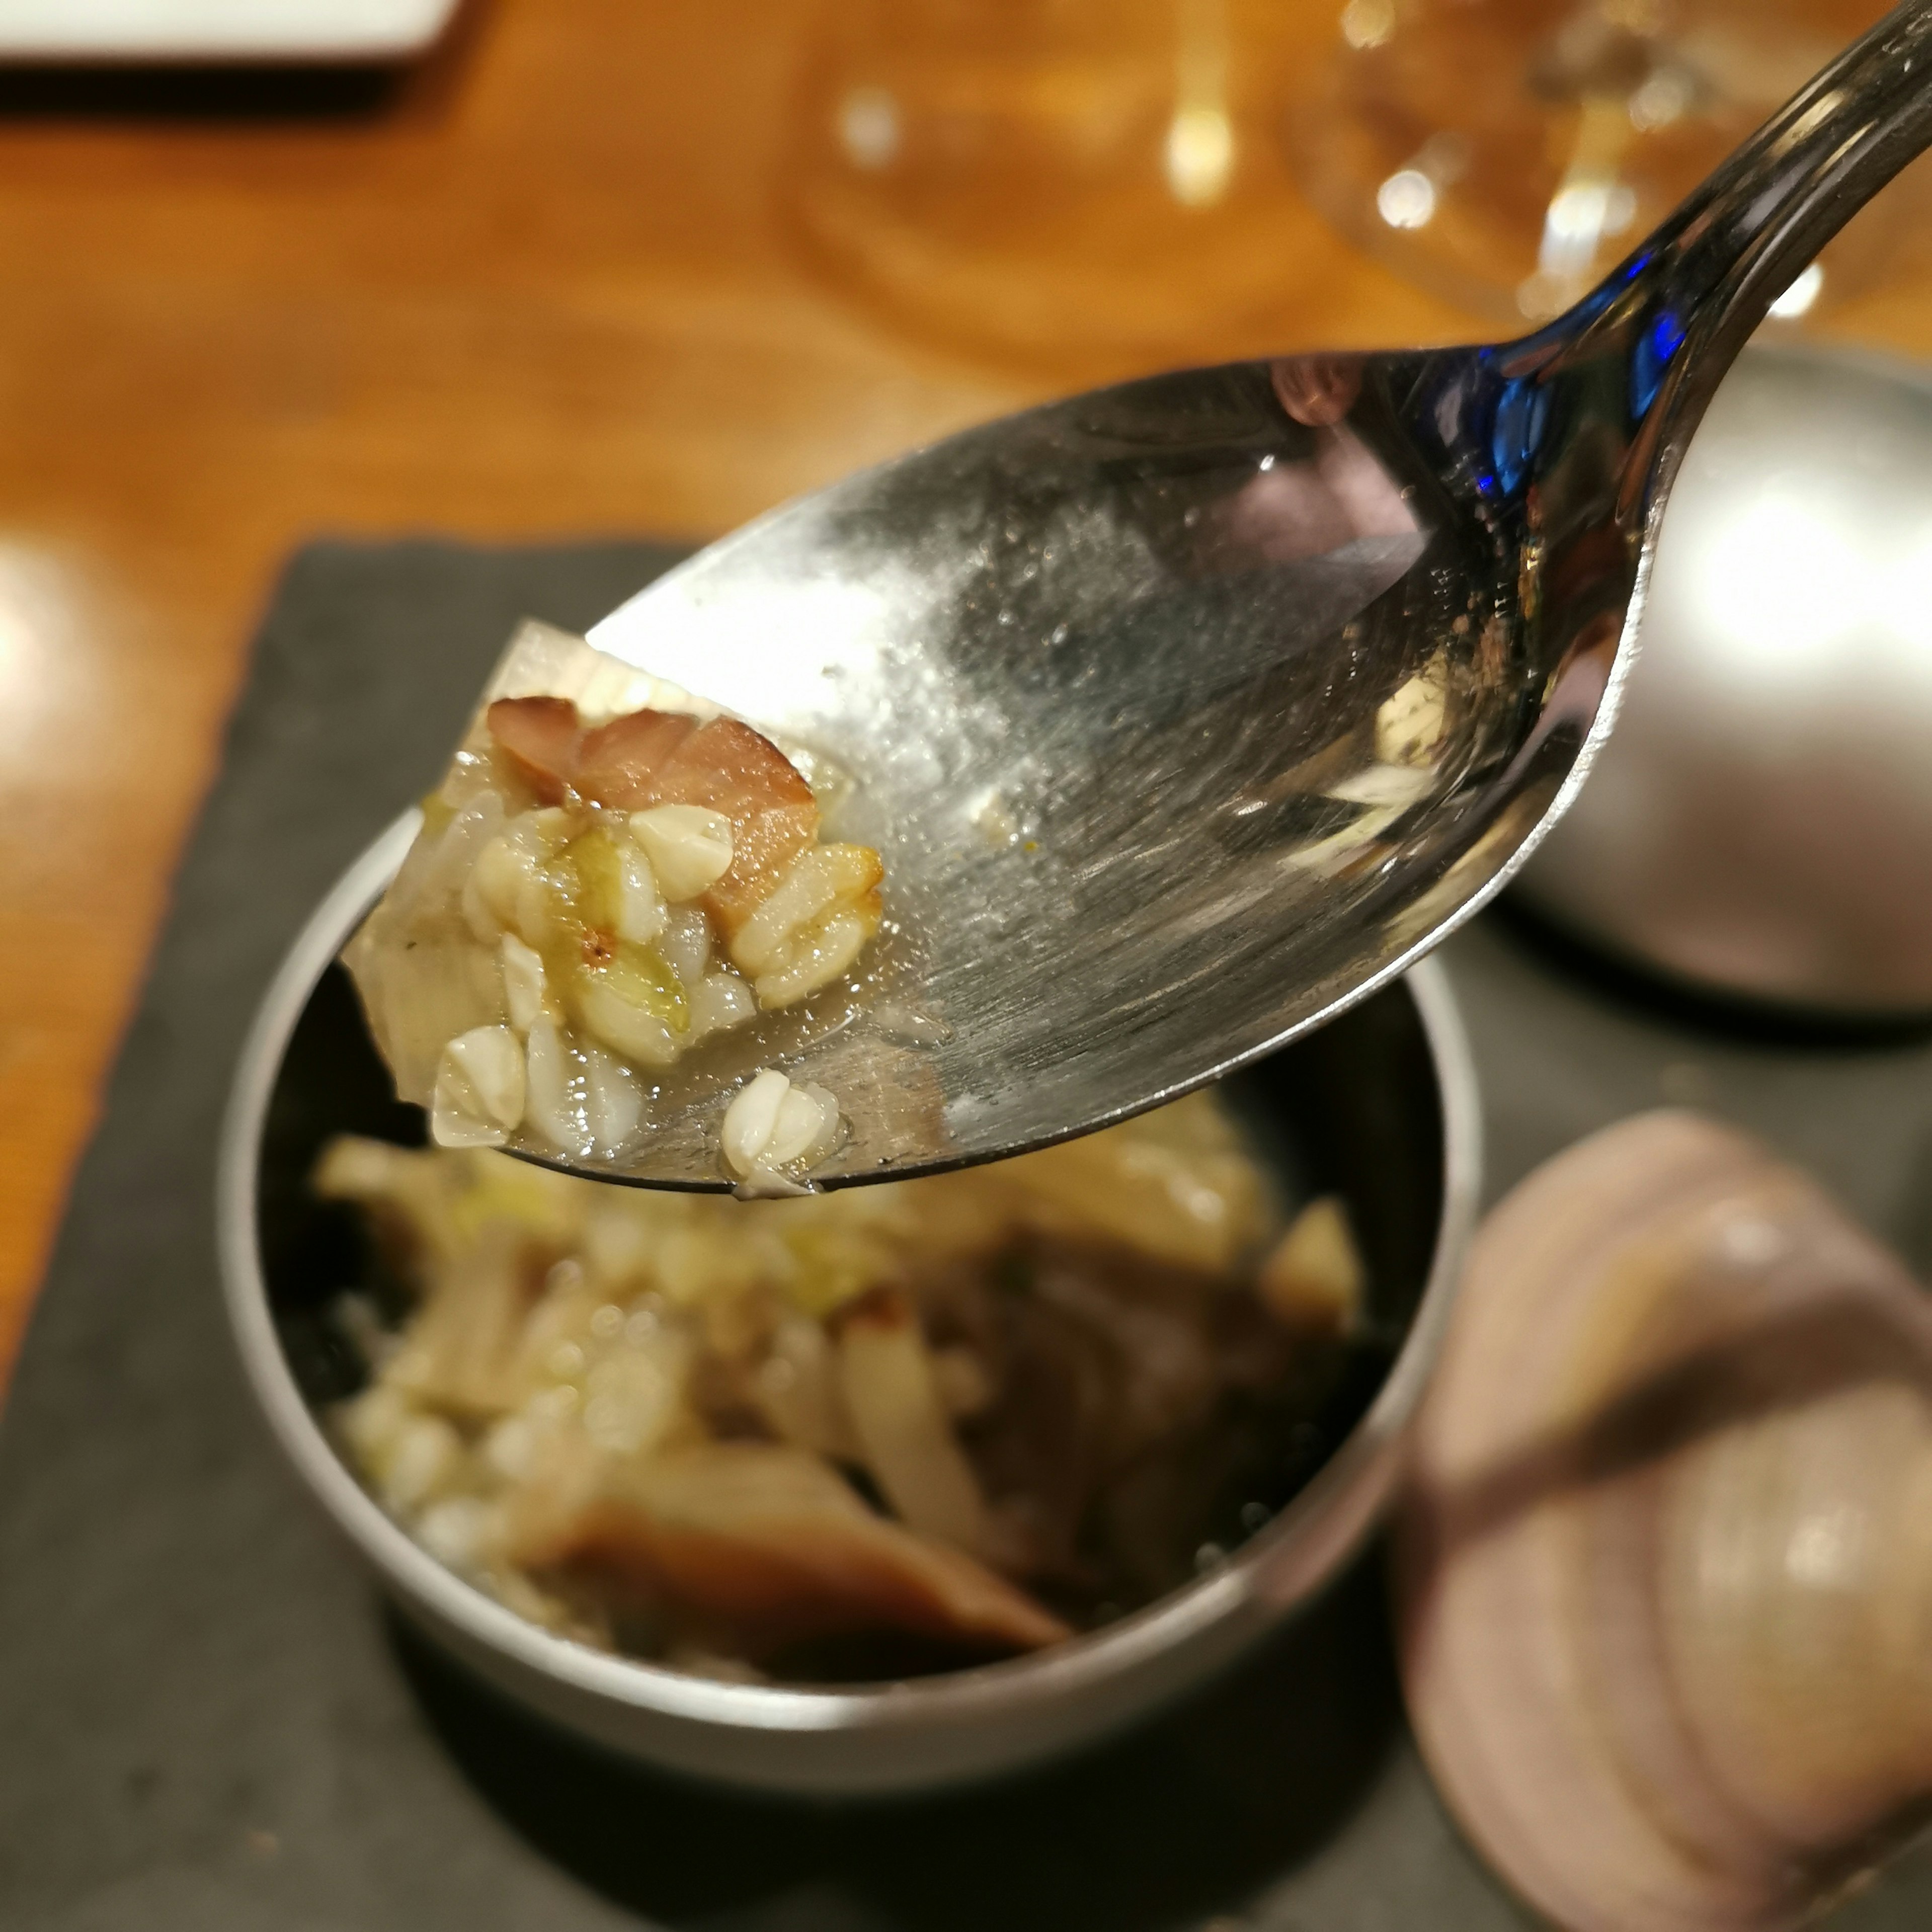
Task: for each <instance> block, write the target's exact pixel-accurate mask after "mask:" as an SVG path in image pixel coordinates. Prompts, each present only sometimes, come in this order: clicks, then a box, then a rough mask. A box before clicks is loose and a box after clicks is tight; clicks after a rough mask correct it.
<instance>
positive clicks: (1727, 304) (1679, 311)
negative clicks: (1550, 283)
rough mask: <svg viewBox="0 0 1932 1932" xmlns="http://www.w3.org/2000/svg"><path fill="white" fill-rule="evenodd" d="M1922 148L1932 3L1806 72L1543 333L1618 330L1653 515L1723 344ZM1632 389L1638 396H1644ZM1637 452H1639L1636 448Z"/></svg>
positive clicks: (1727, 353) (1729, 357)
mask: <svg viewBox="0 0 1932 1932" xmlns="http://www.w3.org/2000/svg"><path fill="white" fill-rule="evenodd" d="M1928 144H1932V0H1904V4H1903V5H1901V6H1899V7H1895V8H1894V10H1892V11H1891V13H1888V14H1887V15H1886V16H1885V18H1884V19H1883V20H1881V21H1879V23H1878V24H1877V25H1876V26H1874V27H1873V28H1872V29H1871V30H1870V31H1869V32H1868V33H1867V34H1865V35H1864V37H1863V38H1862V39H1860V40H1855V41H1854V42H1853V43H1852V45H1851V46H1849V47H1847V48H1846V49H1845V50H1844V52H1843V53H1841V55H1839V56H1838V58H1837V59H1836V60H1835V61H1833V62H1832V64H1831V65H1830V66H1829V67H1827V68H1824V69H1823V71H1821V72H1820V73H1819V74H1817V75H1816V76H1815V77H1814V78H1813V79H1812V80H1811V81H1810V82H1808V83H1807V84H1806V85H1805V87H1803V88H1802V89H1800V91H1799V92H1798V93H1796V95H1793V97H1792V98H1791V99H1790V101H1787V102H1786V103H1785V104H1784V107H1781V108H1780V109H1779V110H1778V112H1777V113H1775V114H1774V115H1772V117H1771V118H1770V119H1769V120H1768V121H1766V122H1765V123H1764V124H1763V126H1762V127H1760V128H1759V129H1758V130H1757V133H1754V134H1753V135H1752V136H1751V138H1750V139H1748V141H1746V142H1745V143H1744V145H1742V147H1740V148H1739V149H1738V150H1737V151H1736V152H1735V153H1734V154H1732V155H1731V157H1730V159H1729V160H1727V161H1725V162H1724V164H1723V165H1722V166H1721V167H1719V168H1718V170H1717V171H1716V172H1715V173H1714V174H1713V175H1711V176H1710V177H1709V179H1708V180H1706V181H1705V182H1704V183H1703V185H1702V186H1701V187H1698V188H1697V189H1696V190H1694V192H1693V193H1691V195H1690V196H1689V197H1688V199H1686V200H1685V202H1683V203H1682V205H1680V206H1679V208H1677V209H1676V211H1674V212H1673V214H1671V215H1670V217H1669V218H1668V220H1666V221H1665V222H1664V224H1663V226H1661V227H1660V228H1659V229H1657V230H1656V232H1655V233H1654V234H1652V236H1650V237H1649V239H1648V240H1647V241H1646V242H1644V243H1643V245H1642V246H1641V247H1640V248H1638V249H1637V251H1636V252H1635V253H1634V254H1632V255H1631V256H1630V257H1628V259H1627V260H1625V262H1624V263H1622V264H1621V265H1620V266H1619V267H1618V268H1617V269H1616V270H1614V271H1613V272H1612V274H1611V275H1610V277H1609V278H1608V279H1607V281H1604V283H1603V284H1601V286H1600V287H1598V289H1597V290H1596V291H1595V293H1593V294H1592V295H1591V296H1588V297H1586V299H1585V300H1584V301H1583V302H1582V303H1580V304H1579V305H1578V306H1577V308H1575V309H1574V310H1572V311H1571V313H1570V314H1569V315H1568V317H1565V318H1564V319H1563V320H1562V321H1561V322H1559V323H1558V324H1557V325H1556V329H1557V331H1558V332H1560V333H1562V334H1566V335H1570V336H1571V338H1572V341H1573V342H1574V343H1575V344H1577V346H1581V345H1582V344H1583V341H1586V340H1587V339H1588V338H1591V337H1595V338H1597V341H1596V342H1595V343H1592V344H1591V346H1592V347H1593V348H1594V347H1597V346H1598V344H1601V343H1602V341H1603V339H1604V335H1610V336H1612V337H1613V338H1625V339H1626V341H1627V347H1628V353H1629V354H1630V356H1631V361H1632V371H1631V373H1632V377H1633V383H1632V388H1633V392H1634V395H1633V400H1634V401H1635V402H1636V404H1637V414H1638V415H1639V416H1640V418H1641V419H1643V427H1642V429H1641V431H1640V433H1639V435H1638V437H1637V447H1636V450H1635V452H1634V453H1635V454H1636V455H1637V456H1638V457H1639V458H1640V459H1649V460H1640V463H1638V464H1637V466H1634V469H1633V472H1631V473H1632V474H1633V475H1646V478H1647V481H1648V482H1649V489H1648V490H1646V493H1645V494H1646V497H1647V499H1648V505H1647V507H1648V508H1650V509H1651V510H1652V511H1657V510H1658V509H1661V505H1662V503H1663V500H1664V497H1665V496H1667V494H1668V493H1669V490H1670V484H1671V482H1672V481H1673V478H1674V476H1675V474H1676V468H1677V464H1678V462H1679V459H1680V458H1682V454H1683V452H1684V449H1685V446H1686V445H1687V444H1688V443H1689V441H1690V440H1691V432H1692V431H1694V429H1695V428H1697V423H1698V421H1699V419H1700V418H1701V417H1702V416H1703V413H1704V408H1705V405H1706V404H1707V403H1709V401H1710V399H1711V397H1712V395H1713V394H1714V393H1715V391H1716V389H1717V388H1718V384H1719V383H1721V381H1722V380H1723V379H1724V374H1725V371H1727V370H1728V369H1729V368H1730V365H1731V363H1732V361H1733V359H1734V358H1735V357H1736V354H1737V353H1738V351H1739V350H1740V349H1742V347H1743V346H1744V344H1745V341H1746V339H1747V338H1748V337H1749V336H1750V335H1751V332H1752V331H1753V330H1754V329H1756V328H1757V326H1758V324H1759V323H1761V322H1762V321H1763V320H1764V318H1765V316H1766V314H1767V313H1768V311H1769V309H1770V307H1771V305H1772V303H1773V302H1775V301H1776V300H1777V299H1778V297H1779V296H1781V294H1783V293H1784V290H1786V289H1787V288H1788V287H1790V285H1791V284H1792V282H1793V281H1794V280H1795V279H1796V277H1797V276H1798V275H1799V274H1800V273H1801V272H1802V271H1803V270H1804V269H1805V266H1806V265H1807V264H1808V263H1809V262H1810V261H1811V259H1812V257H1814V255H1816V254H1817V252H1818V251H1819V250H1820V248H1822V247H1823V245H1825V243H1826V242H1829V240H1830V239H1832V236H1834V235H1835V234H1836V233H1838V230H1839V229H1841V228H1842V227H1843V226H1844V225H1845V223H1846V222H1848V221H1849V220H1850V219H1851V218H1852V216H1853V215H1854V214H1856V213H1857V212H1858V210H1859V209H1860V208H1862V207H1863V206H1864V204H1865V203H1866V202H1867V201H1869V200H1870V199H1871V198H1872V196H1873V195H1875V194H1876V193H1878V191H1879V189H1881V188H1882V187H1884V186H1885V184H1886V182H1888V181H1890V180H1891V178H1892V176H1893V175H1895V174H1897V172H1899V170H1900V169H1901V168H1903V166H1905V165H1906V163H1907V162H1908V161H1909V160H1912V159H1913V157H1915V156H1916V155H1917V154H1919V153H1920V152H1921V150H1923V149H1924V148H1925V147H1926V146H1927V145H1928ZM1646 392H1649V393H1648V394H1646ZM1646 446H1647V447H1646Z"/></svg>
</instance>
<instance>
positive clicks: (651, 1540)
mask: <svg viewBox="0 0 1932 1932" xmlns="http://www.w3.org/2000/svg"><path fill="white" fill-rule="evenodd" d="M534 1501H535V1499H526V1507H525V1508H524V1509H523V1511H520V1516H521V1517H522V1520H521V1521H520V1523H513V1525H512V1527H511V1538H512V1545H511V1548H510V1550H509V1551H508V1555H509V1556H510V1558H511V1561H512V1562H514V1563H516V1564H517V1565H519V1566H520V1567H521V1568H525V1569H528V1570H533V1571H538V1572H543V1571H550V1572H559V1571H577V1572H580V1573H589V1574H594V1575H595V1576H597V1577H600V1578H601V1579H605V1580H608V1581H609V1582H610V1583H613V1584H614V1585H615V1586H616V1587H617V1588H618V1589H620V1590H622V1591H625V1592H630V1593H633V1594H634V1595H636V1596H637V1598H640V1599H641V1600H642V1601H643V1602H645V1603H646V1604H652V1605H656V1606H659V1607H662V1608H664V1610H667V1611H668V1612H669V1613H671V1614H673V1616H678V1617H680V1618H681V1619H685V1620H688V1622H690V1623H691V1624H693V1625H696V1626H697V1627H698V1628H700V1629H702V1630H703V1631H707V1632H710V1633H714V1634H719V1635H721V1636H722V1637H724V1638H725V1639H727V1640H728V1641H729V1643H730V1645H731V1646H732V1647H733V1649H736V1650H737V1651H739V1652H742V1654H745V1655H750V1656H753V1657H756V1656H760V1655H769V1654H770V1653H771V1652H773V1651H775V1650H778V1649H782V1648H783V1647H784V1646H786V1645H787V1644H791V1643H801V1642H805V1641H807V1640H811V1639H814V1638H823V1637H842V1636H847V1635H857V1634H865V1633H871V1632H877V1631H907V1632H910V1633H913V1634H918V1635H920V1636H923V1637H932V1638H937V1639H938V1640H941V1641H943V1642H947V1643H956V1644H958V1645H959V1646H961V1647H962V1649H967V1650H970V1651H974V1652H992V1653H1002V1652H1015V1651H1028V1650H1035V1649H1040V1647H1042V1646H1044V1645H1046V1644H1049V1643H1058V1642H1059V1641H1060V1640H1061V1639H1063V1638H1064V1637H1069V1636H1070V1635H1071V1634H1072V1632H1071V1631H1070V1629H1069V1628H1068V1627H1067V1625H1065V1624H1064V1623H1062V1622H1061V1621H1060V1619H1058V1617H1056V1616H1053V1615H1052V1613H1050V1612H1049V1611H1048V1610H1045V1609H1043V1608H1042V1607H1041V1606H1040V1604H1037V1603H1035V1602H1034V1601H1033V1599H1032V1598H1030V1597H1028V1596H1027V1595H1025V1593H1024V1592H1021V1591H1019V1590H1018V1589H1015V1588H1014V1586H1013V1585H1012V1584H1010V1583H1007V1582H1006V1581H1004V1580H1003V1579H1002V1578H1001V1577H996V1576H995V1575H994V1574H993V1573H992V1571H989V1570H988V1569H986V1568H983V1566H982V1565H980V1564H978V1563H976V1562H974V1561H973V1559H971V1557H968V1556H962V1554H961V1553H959V1552H958V1551H956V1550H947V1549H944V1548H942V1547H939V1546H938V1545H936V1544H930V1543H928V1542H926V1541H923V1540H922V1539H921V1538H918V1537H916V1536H914V1535H912V1534H911V1533H910V1532H909V1531H907V1530H905V1529H901V1528H900V1526H898V1524H896V1523H891V1522H888V1521H887V1520H886V1519H885V1518H883V1517H879V1516H877V1515H874V1514H873V1512H872V1511H871V1510H869V1509H868V1508H866V1507H865V1504H864V1503H863V1502H861V1501H860V1500H859V1497H858V1496H857V1495H856V1493H854V1492H853V1490H852V1489H851V1488H850V1486H849V1485H848V1484H847V1483H846V1482H845V1481H844V1479H843V1478H841V1477H840V1476H839V1475H838V1474H837V1472H835V1471H834V1470H833V1469H831V1468H830V1467H829V1466H828V1465H826V1463H823V1462H821V1461H820V1460H819V1459H818V1458H817V1457H815V1456H810V1455H807V1454H804V1453H802V1451H798V1450H796V1449H788V1448H777V1447H774V1446H772V1445H767V1444H763V1443H751V1442H716V1443H712V1444H709V1445H705V1446H703V1447H701V1448H690V1449H685V1450H679V1451H674V1452H672V1453H670V1454H666V1455H663V1456H660V1457H653V1458H652V1459H650V1460H647V1461H643V1462H633V1463H613V1464H611V1465H610V1466H607V1468H606V1469H604V1472H602V1473H601V1475H600V1476H599V1478H598V1480H597V1481H596V1482H595V1484H594V1486H593V1487H591V1488H590V1489H589V1490H588V1491H587V1492H586V1493H584V1494H583V1496H581V1497H580V1499H579V1500H577V1501H575V1502H574V1503H573V1504H571V1505H570V1506H568V1508H565V1509H563V1510H562V1511H551V1510H539V1509H538V1508H532V1507H529V1505H530V1504H532V1503H533V1502H534Z"/></svg>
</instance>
